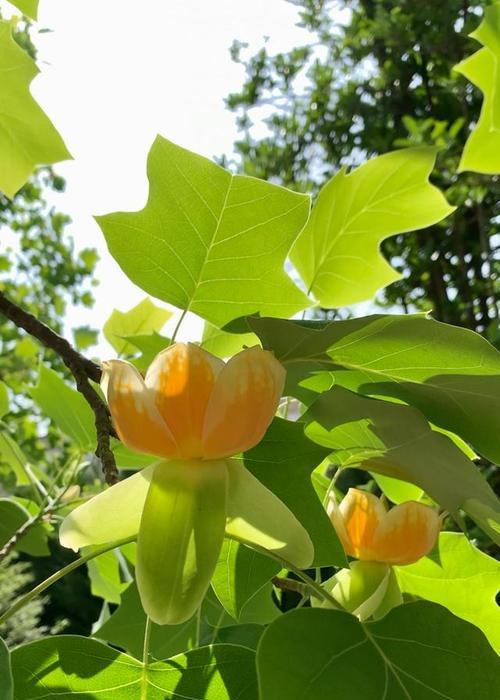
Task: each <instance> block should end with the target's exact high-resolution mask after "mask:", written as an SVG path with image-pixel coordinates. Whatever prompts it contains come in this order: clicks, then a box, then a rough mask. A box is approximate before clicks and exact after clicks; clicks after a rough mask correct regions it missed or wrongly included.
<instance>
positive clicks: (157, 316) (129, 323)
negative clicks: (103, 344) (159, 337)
mask: <svg viewBox="0 0 500 700" xmlns="http://www.w3.org/2000/svg"><path fill="white" fill-rule="evenodd" d="M171 316H172V312H171V311H169V310H168V309H165V308H163V307H160V306H156V305H155V304H153V302H152V301H151V299H149V297H146V298H145V299H143V300H142V301H141V302H139V303H138V304H136V305H135V306H133V307H132V308H131V309H129V310H128V311H119V310H118V309H114V310H113V312H112V313H111V316H110V317H109V318H108V320H107V321H106V323H105V324H104V326H103V329H102V330H103V333H104V337H105V338H106V340H107V341H108V343H110V344H111V345H112V346H113V348H114V349H115V350H116V352H117V353H118V354H119V355H124V354H129V355H131V354H133V353H135V352H136V351H137V346H135V345H134V344H133V343H132V342H129V341H128V340H126V337H127V336H130V335H153V333H155V332H157V333H158V332H159V331H161V329H162V328H163V326H164V325H165V323H166V322H167V321H168V319H169V318H170V317H171Z"/></svg>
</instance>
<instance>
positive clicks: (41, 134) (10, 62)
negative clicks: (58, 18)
mask: <svg viewBox="0 0 500 700" xmlns="http://www.w3.org/2000/svg"><path fill="white" fill-rule="evenodd" d="M16 4H17V6H18V7H20V9H21V10H23V11H25V10H26V12H27V13H28V14H31V13H34V9H35V8H34V3H32V2H31V3H30V2H28V1H27V0H26V1H25V2H21V3H19V2H17V3H16ZM0 72H1V74H2V110H1V114H0V189H1V190H2V191H3V192H4V193H5V194H6V195H7V197H9V198H10V199H12V198H13V197H14V195H15V194H16V192H17V191H18V190H19V189H20V188H21V187H22V186H23V185H24V183H25V182H26V180H27V179H28V178H29V176H30V175H31V173H32V172H33V171H34V169H35V167H36V166H37V165H42V164H43V165H45V164H51V163H57V162H58V161H61V160H67V159H68V158H71V155H70V154H69V152H68V150H67V148H66V146H65V145H64V142H63V140H62V139H61V137H60V135H59V134H58V132H57V131H56V129H55V128H54V125H53V124H52V122H51V121H50V119H49V118H48V117H47V115H46V114H45V112H43V110H42V109H41V107H40V106H39V105H38V103H37V102H36V101H35V100H34V99H33V97H32V96H31V93H30V83H31V81H32V80H33V78H34V77H35V76H36V75H37V73H38V68H37V67H36V63H35V62H34V61H33V59H32V58H30V57H29V56H28V54H27V53H26V52H25V51H23V49H21V47H20V46H19V45H18V44H17V43H16V42H15V41H14V39H13V38H12V28H11V25H10V22H4V21H0Z"/></svg>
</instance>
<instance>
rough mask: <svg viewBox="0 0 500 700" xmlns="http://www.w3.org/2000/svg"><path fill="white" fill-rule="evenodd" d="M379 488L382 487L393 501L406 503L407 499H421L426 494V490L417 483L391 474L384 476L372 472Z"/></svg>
mask: <svg viewBox="0 0 500 700" xmlns="http://www.w3.org/2000/svg"><path fill="white" fill-rule="evenodd" d="M372 476H373V478H374V479H375V481H376V482H377V484H378V486H379V488H381V489H382V491H383V492H384V495H385V496H387V498H388V499H389V500H390V501H392V502H393V503H404V502H405V501H419V500H420V499H421V498H422V496H423V495H424V491H423V490H422V489H420V488H419V487H418V486H415V484H410V483H409V482H408V481H402V480H401V479H394V478H393V477H391V476H383V475H382V474H372Z"/></svg>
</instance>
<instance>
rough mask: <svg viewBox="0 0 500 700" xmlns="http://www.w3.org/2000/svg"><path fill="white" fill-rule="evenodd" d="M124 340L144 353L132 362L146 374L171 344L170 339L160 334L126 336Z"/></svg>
mask: <svg viewBox="0 0 500 700" xmlns="http://www.w3.org/2000/svg"><path fill="white" fill-rule="evenodd" d="M124 340H126V341H127V343H129V344H130V345H133V346H134V348H137V350H140V351H141V353H142V354H141V356H140V357H138V358H134V359H133V360H131V361H132V363H133V364H134V365H135V367H137V369H138V370H139V372H146V370H147V368H148V367H149V365H150V364H151V363H152V362H153V360H154V358H155V357H156V355H158V353H159V352H161V351H162V350H165V348H168V346H169V345H170V344H171V340H170V338H166V337H165V336H163V335H159V334H158V333H152V334H151V335H126V336H124Z"/></svg>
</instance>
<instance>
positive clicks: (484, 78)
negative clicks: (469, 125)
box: [455, 3, 500, 174]
mask: <svg viewBox="0 0 500 700" xmlns="http://www.w3.org/2000/svg"><path fill="white" fill-rule="evenodd" d="M471 36H472V37H473V38H474V39H477V41H479V42H480V43H481V44H482V45H483V48H481V49H479V51H476V53H474V54H472V56H469V58H466V59H465V60H464V61H461V62H460V63H459V64H458V65H456V66H455V70H456V71H457V72H458V73H461V74H462V75H463V76H465V77H466V78H467V80H470V82H471V83H474V85H476V87H478V88H479V89H480V90H481V92H482V93H483V96H484V100H483V106H482V108H481V114H480V116H479V121H478V122H477V124H476V126H475V128H474V129H473V131H472V133H471V135H470V136H469V138H468V140H467V143H466V144H465V147H464V150H463V153H462V158H461V160H460V166H459V172H462V171H464V170H473V171H475V172H479V173H488V174H496V173H500V5H499V4H498V3H497V4H494V5H492V6H491V7H486V8H485V10H484V18H483V21H482V22H481V24H480V25H479V27H478V28H477V29H476V31H475V32H473V33H472V34H471Z"/></svg>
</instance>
